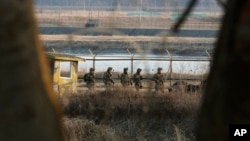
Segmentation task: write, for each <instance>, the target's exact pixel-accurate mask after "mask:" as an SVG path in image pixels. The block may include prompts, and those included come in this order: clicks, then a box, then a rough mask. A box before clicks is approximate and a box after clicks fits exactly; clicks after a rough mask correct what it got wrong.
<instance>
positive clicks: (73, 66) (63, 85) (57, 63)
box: [46, 52, 86, 94]
mask: <svg viewBox="0 0 250 141" xmlns="http://www.w3.org/2000/svg"><path fill="white" fill-rule="evenodd" d="M46 54H47V57H48V59H49V63H50V69H51V75H52V77H53V84H54V89H55V90H56V91H57V92H58V93H59V94H66V93H77V78H78V74H77V72H78V62H79V61H83V62H85V61H86V60H85V58H81V57H76V56H73V55H69V54H62V53H55V52H47V53H46ZM62 62H69V64H70V68H69V69H70V70H69V72H70V75H69V77H62V75H61V73H62V68H61V63H62Z"/></svg>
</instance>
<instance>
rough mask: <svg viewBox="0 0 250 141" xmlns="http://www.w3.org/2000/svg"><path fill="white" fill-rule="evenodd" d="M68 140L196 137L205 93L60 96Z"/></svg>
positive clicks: (126, 92) (116, 92)
mask: <svg viewBox="0 0 250 141" xmlns="http://www.w3.org/2000/svg"><path fill="white" fill-rule="evenodd" d="M60 99H61V101H62V104H63V107H64V112H65V117H66V118H64V120H63V123H64V127H65V136H66V139H67V140H70V141H73V140H115V141H117V140H118V141H119V140H134V141H146V140H166V141H174V140H178V141H179V140H181V141H183V140H185V141H189V140H194V139H195V137H194V128H195V124H196V113H197V110H198V107H199V103H200V99H201V94H186V93H165V94H157V95H155V94H153V93H152V92H140V93H135V92H133V91H131V90H123V91H121V90H119V89H116V90H113V91H110V92H105V91H104V92H98V93H92V94H77V95H71V96H67V97H66V96H65V97H61V98H60Z"/></svg>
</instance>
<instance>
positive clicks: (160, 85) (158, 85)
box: [153, 68, 164, 93]
mask: <svg viewBox="0 0 250 141" xmlns="http://www.w3.org/2000/svg"><path fill="white" fill-rule="evenodd" d="M161 71H162V68H158V69H157V73H156V74H155V75H154V77H153V81H155V91H156V92H158V91H159V90H160V91H161V92H162V93H164V81H163V74H162V73H161Z"/></svg>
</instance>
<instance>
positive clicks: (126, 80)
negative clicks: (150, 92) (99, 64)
mask: <svg viewBox="0 0 250 141" xmlns="http://www.w3.org/2000/svg"><path fill="white" fill-rule="evenodd" d="M112 70H113V68H112V67H108V69H107V71H106V72H104V74H103V83H104V85H105V88H106V90H111V89H112V87H113V86H114V85H115V82H114V80H113V77H112ZM141 71H142V69H140V68H138V69H137V71H136V73H135V74H133V75H132V77H131V76H130V75H129V74H128V68H124V69H123V73H122V74H121V76H120V77H119V78H120V82H121V84H122V86H123V88H129V87H132V86H133V84H134V87H135V89H136V91H139V90H140V89H142V88H143V86H142V80H143V77H142V75H141ZM161 71H162V68H160V67H159V68H158V69H157V73H155V74H154V76H153V78H152V81H154V82H155V91H156V92H157V93H158V92H159V91H160V92H162V93H164V81H163V74H162V73H161ZM83 79H84V81H85V82H86V84H87V88H88V89H89V90H90V91H93V90H94V88H95V70H94V68H90V70H89V73H86V74H85V75H84V76H83Z"/></svg>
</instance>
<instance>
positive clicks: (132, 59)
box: [127, 48, 134, 76]
mask: <svg viewBox="0 0 250 141" xmlns="http://www.w3.org/2000/svg"><path fill="white" fill-rule="evenodd" d="M127 52H128V54H129V55H130V59H131V76H132V75H133V70H134V54H132V53H131V52H130V51H129V49H128V48H127Z"/></svg>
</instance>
